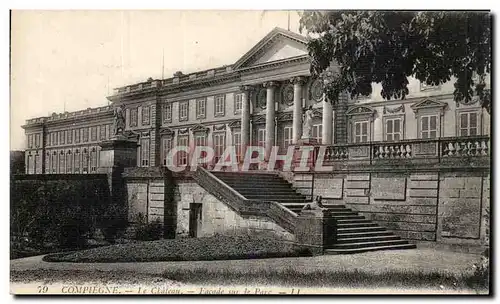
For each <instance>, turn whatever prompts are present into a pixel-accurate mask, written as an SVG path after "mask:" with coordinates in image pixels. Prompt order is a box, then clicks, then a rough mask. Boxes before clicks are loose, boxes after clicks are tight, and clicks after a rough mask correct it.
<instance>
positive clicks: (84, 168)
mask: <svg viewBox="0 0 500 304" xmlns="http://www.w3.org/2000/svg"><path fill="white" fill-rule="evenodd" d="M82 173H89V151H87V149H83V153H82Z"/></svg>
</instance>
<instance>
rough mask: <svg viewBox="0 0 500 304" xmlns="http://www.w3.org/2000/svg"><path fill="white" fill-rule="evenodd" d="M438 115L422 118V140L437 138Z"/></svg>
mask: <svg viewBox="0 0 500 304" xmlns="http://www.w3.org/2000/svg"><path fill="white" fill-rule="evenodd" d="M437 137H438V135H437V115H427V116H421V117H420V138H422V139H432V138H437Z"/></svg>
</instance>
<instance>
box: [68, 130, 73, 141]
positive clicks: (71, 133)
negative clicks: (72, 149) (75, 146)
mask: <svg viewBox="0 0 500 304" xmlns="http://www.w3.org/2000/svg"><path fill="white" fill-rule="evenodd" d="M67 132H68V144H72V143H73V130H68V131H67Z"/></svg>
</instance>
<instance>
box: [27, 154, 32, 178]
mask: <svg viewBox="0 0 500 304" xmlns="http://www.w3.org/2000/svg"><path fill="white" fill-rule="evenodd" d="M32 168H33V156H32V155H31V152H29V154H28V163H27V169H28V171H27V173H28V174H33V170H32Z"/></svg>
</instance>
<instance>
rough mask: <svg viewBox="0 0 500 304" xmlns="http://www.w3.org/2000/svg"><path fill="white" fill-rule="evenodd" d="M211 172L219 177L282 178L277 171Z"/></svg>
mask: <svg viewBox="0 0 500 304" xmlns="http://www.w3.org/2000/svg"><path fill="white" fill-rule="evenodd" d="M211 173H212V174H213V175H215V176H217V177H219V176H221V177H228V178H229V177H235V178H237V177H239V178H249V177H261V178H282V177H281V176H279V175H278V174H276V173H273V172H269V173H259V172H252V173H248V172H224V171H211Z"/></svg>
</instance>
